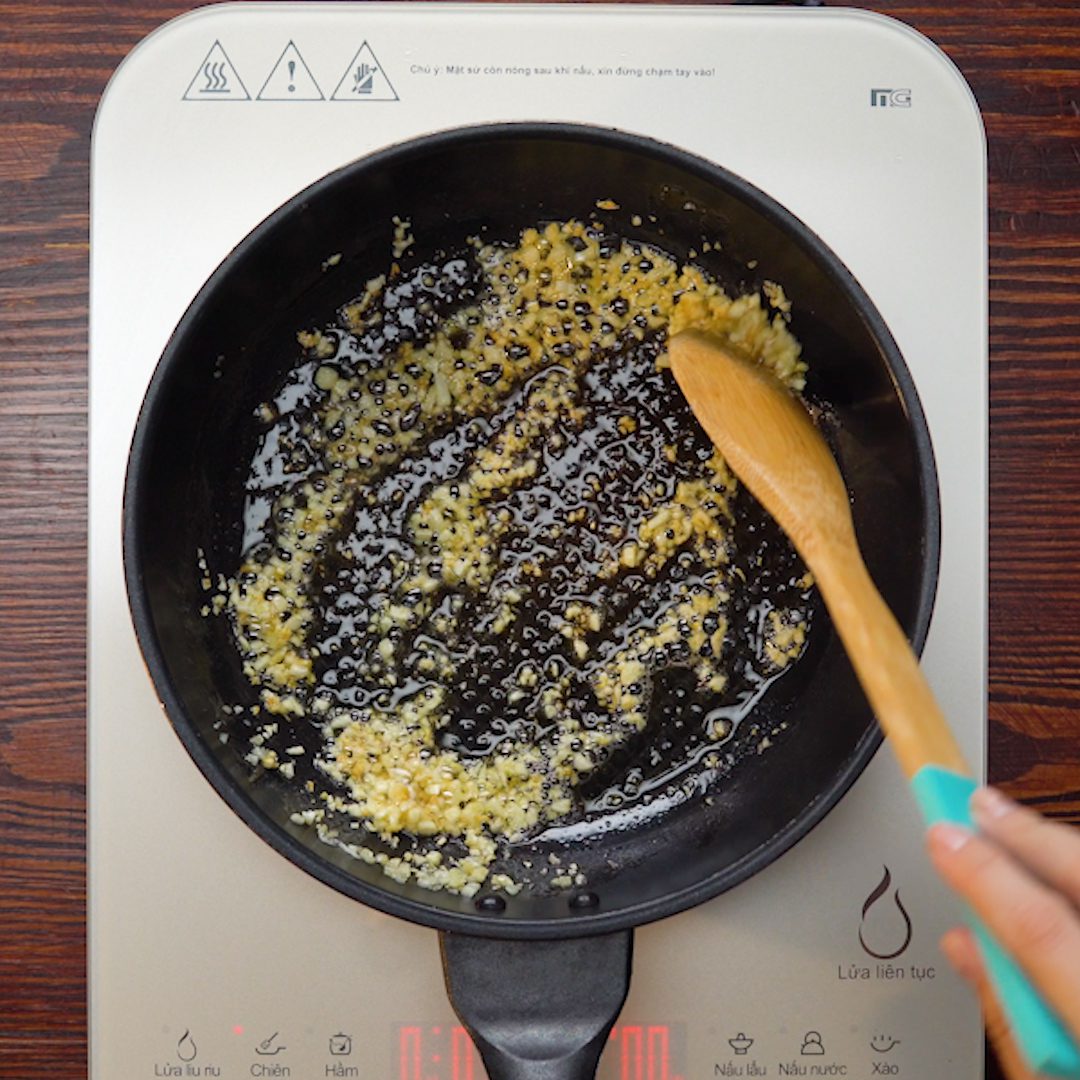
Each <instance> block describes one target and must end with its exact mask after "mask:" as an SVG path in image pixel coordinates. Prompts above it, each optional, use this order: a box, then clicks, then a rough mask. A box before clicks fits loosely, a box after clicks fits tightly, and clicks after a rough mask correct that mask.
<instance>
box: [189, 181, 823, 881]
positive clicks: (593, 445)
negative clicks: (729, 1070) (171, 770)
mask: <svg viewBox="0 0 1080 1080" xmlns="http://www.w3.org/2000/svg"><path fill="white" fill-rule="evenodd" d="M608 203H609V200H601V201H600V202H599V203H598V204H597V205H598V206H600V207H602V208H604V207H607V206H608ZM611 205H612V208H613V207H614V204H611ZM394 226H395V230H394V252H393V254H394V258H395V259H398V258H400V257H401V256H402V255H403V254H405V252H406V251H408V250H409V249H410V248H412V247H413V245H414V243H415V240H414V238H413V236H412V235H411V230H410V226H409V223H408V222H406V221H402V220H400V219H397V218H395V220H394ZM440 274H441V275H442V277H445V278H446V279H447V280H449V281H451V283H452V284H453V286H454V288H453V289H450V290H449V291H447V290H445V289H444V290H443V291H442V292H440V288H441V287H442V285H441V284H440V283H441V281H442V278H441V277H440ZM425 275H426V276H425ZM428 279H430V281H429V280H428ZM410 290H411V291H410ZM425 290H426V291H425ZM455 290H456V291H455ZM769 298H770V300H771V301H772V303H773V305H774V306H776V307H781V306H782V305H783V304H786V299H784V298H783V296H782V292H779V291H771V292H770V293H769ZM455 301H456V302H455ZM407 304H413V305H414V307H415V311H413V309H412V308H410V309H409V313H408V314H407V315H406V313H405V308H406V306H407ZM425 305H426V306H425ZM784 310H785V312H786V308H785V309H784ZM342 320H343V325H342V326H341V327H327V328H326V329H325V330H305V331H302V332H301V333H300V334H299V342H300V344H301V346H302V347H303V349H304V350H305V356H306V358H307V360H306V366H305V367H304V368H303V369H302V370H304V371H306V372H307V374H306V375H305V376H304V378H306V380H307V382H306V384H305V387H306V389H305V393H306V395H307V397H306V398H305V399H304V401H305V404H304V405H303V407H297V408H296V409H294V412H293V413H292V414H288V415H286V416H285V417H284V418H283V419H280V420H275V424H276V425H277V426H271V427H270V429H269V431H270V432H271V435H268V437H267V443H266V445H265V446H264V448H263V450H262V451H260V452H261V453H263V452H265V455H266V457H267V460H268V459H269V456H270V454H271V451H272V452H273V453H274V454H276V455H278V456H279V457H281V458H282V459H283V460H285V461H286V462H287V467H285V468H284V469H283V473H282V475H280V476H278V481H279V482H278V483H276V484H275V485H274V486H273V488H272V491H271V494H272V500H271V501H272V506H271V511H270V516H269V519H268V521H267V522H266V524H265V527H264V528H263V529H262V530H261V533H260V536H261V540H260V542H256V543H253V544H251V545H250V546H249V549H248V551H247V553H246V558H245V561H244V563H243V565H242V566H241V567H240V568H239V571H238V572H237V573H236V575H235V577H234V578H233V579H232V580H231V581H230V582H229V583H228V610H229V613H230V615H231V617H232V621H233V625H234V628H235V634H236V640H237V644H238V646H239V649H240V653H241V656H242V659H243V664H244V671H245V673H246V674H247V676H248V678H249V679H250V680H251V682H252V683H253V684H254V685H255V686H256V687H258V688H259V692H260V699H261V706H262V710H263V714H264V716H265V714H266V713H270V714H273V716H274V717H275V718H276V719H275V720H274V721H272V722H271V724H279V725H280V726H281V728H282V733H281V737H282V738H283V739H284V740H285V741H284V742H282V743H281V747H280V750H276V749H275V748H274V747H273V746H270V745H268V743H270V742H272V741H273V737H274V736H275V735H276V734H277V732H276V729H275V731H274V732H271V731H270V725H267V726H264V727H262V728H260V730H259V732H258V733H257V735H256V737H255V738H253V739H252V749H251V754H250V755H249V760H251V761H252V763H253V764H256V765H259V766H261V767H262V768H264V769H268V770H276V771H277V772H278V773H279V774H280V773H281V772H282V770H283V768H284V769H286V770H287V771H288V772H289V773H290V774H291V773H292V771H293V770H294V769H295V768H303V767H304V765H305V758H304V747H303V743H302V740H301V739H300V738H299V735H298V734H297V733H298V732H300V731H301V730H303V729H304V727H305V725H308V726H310V725H312V724H314V725H318V727H319V729H320V730H321V731H322V733H323V737H324V743H323V749H322V753H321V754H320V755H319V761H318V762H317V765H318V767H319V768H320V769H321V770H322V774H323V776H324V777H325V783H324V785H323V790H321V791H320V790H319V789H318V785H316V784H312V783H311V781H308V783H309V785H310V788H309V790H311V789H314V790H315V791H316V794H317V797H318V800H319V802H318V803H317V804H315V805H313V806H312V807H311V808H310V809H306V810H303V811H298V812H297V813H296V814H294V818H293V820H294V821H295V822H297V823H298V824H305V825H311V826H313V827H317V828H319V829H320V830H322V832H323V833H325V835H326V838H327V839H328V840H331V841H334V842H338V843H339V844H340V845H341V846H343V847H345V848H346V849H347V850H350V851H352V853H353V854H355V855H356V856H357V857H358V858H361V859H364V860H365V861H368V862H373V863H377V864H379V865H381V866H382V868H383V870H384V871H385V872H386V873H387V874H388V875H390V876H391V877H393V878H395V879H396V880H399V881H407V880H414V881H416V882H418V883H419V884H420V885H422V886H424V887H427V888H432V889H448V890H452V891H455V892H459V893H462V894H465V895H472V894H474V893H475V892H476V891H477V890H478V889H479V888H480V886H481V884H486V886H487V887H489V888H494V889H502V890H504V891H506V892H508V893H513V892H516V891H517V890H518V889H519V888H520V887H521V882H520V881H519V880H515V879H514V878H513V877H511V876H508V875H507V874H505V873H502V872H501V871H499V870H498V869H493V867H495V866H496V864H497V861H498V859H499V853H500V850H501V847H502V846H505V845H506V844H512V843H514V842H516V841H518V840H520V839H521V838H523V837H527V836H531V835H535V834H536V833H537V832H538V831H541V830H543V829H544V828H545V827H546V826H550V825H551V824H552V823H555V822H559V821H561V820H563V819H565V818H566V817H567V815H572V814H573V813H575V812H577V811H579V810H580V808H581V803H582V800H581V797H580V795H579V791H580V789H581V787H582V785H583V784H584V783H586V782H588V781H589V779H590V778H591V777H593V776H595V775H596V774H598V773H600V772H601V771H602V770H603V769H604V768H605V766H606V765H607V763H608V762H609V761H611V760H612V755H613V753H614V752H615V751H616V750H618V749H619V748H620V747H624V746H626V745H627V744H628V742H629V740H632V739H634V738H641V735H640V733H641V732H642V731H644V730H645V729H646V728H647V727H648V725H649V723H650V720H649V718H650V715H651V713H650V709H656V708H660V707H661V706H662V705H663V701H660V702H659V704H658V701H659V698H658V695H660V697H662V695H663V693H666V692H667V691H666V690H663V687H667V686H668V685H669V684H670V685H674V683H672V682H671V679H672V678H674V677H675V676H674V675H672V674H671V673H672V672H676V669H677V672H682V673H683V674H681V675H679V676H678V678H679V679H682V682H680V683H679V686H682V687H683V689H682V690H679V691H678V693H681V694H683V695H684V696H685V694H687V693H690V694H692V695H697V696H698V697H699V698H700V701H701V702H702V703H704V704H701V707H700V710H699V712H700V714H701V715H702V716H703V717H704V716H705V713H706V711H707V709H706V706H707V703H708V702H710V701H711V702H714V703H715V702H716V701H718V700H720V696H721V695H723V693H724V692H725V690H726V689H728V687H729V680H730V676H731V669H730V666H729V665H730V663H731V660H730V657H729V656H728V653H729V652H730V649H731V644H730V643H731V641H732V640H733V636H734V635H735V630H733V628H732V627H731V625H730V617H731V616H730V612H729V608H730V605H731V599H732V594H733V592H734V591H736V590H739V589H743V588H744V587H745V586H746V584H747V582H748V581H749V580H750V579H751V578H752V577H753V576H754V572H755V571H754V567H753V566H748V567H744V566H742V565H741V564H740V566H739V567H737V568H736V567H733V565H732V550H733V549H732V543H731V532H732V528H733V523H734V521H735V512H734V509H733V500H734V499H735V497H736V484H735V481H734V479H733V477H732V476H731V474H730V472H729V471H728V469H727V467H726V465H725V463H724V462H723V460H722V459H721V458H720V456H719V455H718V454H717V453H715V452H714V451H713V450H712V448H711V447H710V446H709V445H708V444H707V442H706V441H705V440H704V436H702V435H701V433H700V432H698V431H696V426H695V425H694V424H693V423H692V421H691V420H690V418H689V414H688V412H687V410H686V409H685V403H683V402H682V401H681V398H680V396H679V395H678V391H677V389H675V388H674V384H673V381H672V380H671V377H670V374H669V373H668V372H667V371H666V370H664V369H665V366H666V357H665V354H664V352H663V342H664V340H665V334H666V333H668V332H677V331H678V330H680V329H683V328H685V327H690V326H696V327H703V328H707V329H709V330H711V331H713V332H716V333H719V334H722V335H724V336H726V337H727V338H728V339H730V340H731V341H732V342H733V344H735V346H736V347H738V348H740V349H742V350H743V351H744V352H746V353H747V354H748V355H750V356H751V357H752V358H754V359H756V360H759V361H760V362H762V363H763V364H765V365H767V366H768V367H769V368H771V369H772V370H773V371H774V372H775V373H776V374H777V375H778V376H779V377H780V378H782V379H783V380H784V381H785V382H786V383H787V384H788V385H789V386H792V387H794V388H799V387H801V385H802V377H803V371H804V370H805V365H804V364H803V363H802V361H801V360H800V357H799V346H798V344H797V342H796V341H795V340H794V338H793V337H792V336H791V334H790V332H789V331H788V329H787V326H786V323H785V321H784V319H783V318H782V317H781V315H780V314H770V313H769V312H767V311H766V309H765V308H764V307H763V305H762V302H761V298H760V297H759V296H758V295H757V294H752V295H747V296H740V297H737V298H735V299H732V298H730V297H728V296H727V295H725V293H724V292H723V290H722V289H721V288H720V287H719V286H718V285H717V284H716V283H715V282H713V281H711V280H710V279H709V278H708V277H707V276H706V275H705V273H704V272H703V271H702V270H700V269H699V268H697V267H696V266H692V265H689V266H682V267H680V266H679V265H677V264H676V263H675V262H674V261H673V260H671V259H670V258H669V257H668V256H666V255H664V254H663V253H662V252H659V251H657V250H655V249H653V248H649V247H645V246H644V245H641V244H635V243H631V242H629V241H626V240H621V239H617V238H612V237H610V236H607V235H604V234H603V233H601V232H600V231H598V230H597V229H596V228H594V227H591V226H587V225H586V224H584V223H581V222H577V221H569V222H562V223H551V224H548V225H546V226H545V227H543V228H542V229H527V230H526V231H525V232H524V233H522V235H521V236H520V238H519V239H518V241H517V242H516V243H514V244H498V243H487V244H484V243H481V242H479V241H476V242H475V243H474V244H473V249H472V251H471V253H470V256H469V258H456V259H447V260H446V262H445V265H443V266H442V267H438V266H434V265H433V266H431V267H428V268H427V269H425V268H421V269H420V270H419V271H417V275H416V277H415V279H412V278H409V279H407V280H406V278H405V277H404V276H403V275H402V272H401V270H400V267H398V266H397V265H396V264H395V267H394V268H393V269H392V270H391V272H390V273H389V274H388V275H386V276H380V277H377V278H373V279H372V280H371V281H369V282H368V283H367V285H366V286H365V287H364V288H363V291H362V293H361V295H360V296H359V297H358V299H357V300H355V301H353V302H352V303H350V304H349V305H347V306H346V307H345V308H344V309H343V310H342ZM395 320H396V321H395ZM413 323H416V324H422V325H419V326H418V328H417V327H414V326H413V325H412V324H413ZM402 327H405V328H407V329H409V330H410V332H408V333H403V332H402ZM298 400H299V399H298ZM280 412H281V410H279V409H274V410H271V409H269V408H268V411H267V416H268V417H270V416H273V417H278V416H279V414H280ZM271 436H272V437H271ZM264 464H265V463H264ZM268 490H270V489H268ZM200 566H201V567H202V569H201V571H200V572H202V573H204V574H208V571H206V569H205V564H204V563H201V564H200ZM800 573H801V571H800ZM801 587H802V589H803V591H802V592H801V593H796V592H793V591H791V590H789V591H788V593H786V594H784V595H785V597H786V599H785V600H784V602H783V604H778V605H776V606H773V607H771V608H770V609H769V610H768V611H767V612H766V611H764V609H762V611H759V612H757V613H756V614H755V615H754V616H753V618H755V619H757V620H758V622H759V623H760V626H759V627H758V629H759V630H760V633H761V635H762V642H761V649H760V650H759V652H760V653H761V655H760V656H759V657H758V658H757V662H758V663H759V667H760V670H761V671H762V672H768V671H772V670H776V669H779V668H782V667H784V666H785V665H787V664H788V663H790V661H791V660H793V659H795V658H796V657H797V656H798V655H799V653H800V652H801V650H802V648H803V642H804V639H805V634H806V628H807V618H808V615H807V612H806V610H805V605H804V604H803V603H802V601H803V600H804V599H805V595H806V590H809V588H810V582H809V581H808V580H805V581H803V582H802V583H801ZM741 617H742V616H740V618H741ZM739 632H740V633H742V631H739ZM755 632H756V631H755ZM665 680H666V681H665ZM684 684H685V685H684ZM686 686H689V687H690V689H689V690H687V689H686V688H685V687H686ZM671 693H673V694H674V693H675V691H674V690H672V691H671ZM677 696H678V695H677V694H676V697H677ZM668 711H671V710H670V709H669V710H668ZM699 726H700V728H701V734H702V737H703V738H704V739H705V740H707V741H710V742H712V745H713V746H714V747H715V745H716V742H713V740H717V741H722V740H723V739H724V738H727V737H728V736H729V735H730V733H731V727H732V725H731V724H730V723H728V722H726V721H721V720H717V719H715V718H713V719H703V720H702V722H701V724H700V725H699ZM283 754H284V755H286V756H284V757H283ZM310 756H311V755H308V757H310ZM330 814H337V815H343V816H345V817H347V818H350V819H352V820H353V822H354V823H356V824H358V825H359V827H360V828H361V829H363V830H365V831H366V832H367V833H368V834H370V835H371V837H372V839H371V840H370V841H369V842H367V843H364V842H360V843H354V842H351V841H350V842H346V840H347V838H345V839H343V838H342V837H341V836H340V834H339V833H337V832H335V831H334V830H333V829H332V828H330V827H329V825H328V824H327V822H328V821H329V818H328V815H330ZM376 838H377V840H378V842H376ZM448 840H450V841H453V843H448ZM583 880H584V877H583V875H582V874H581V872H580V870H579V868H578V867H577V866H574V867H573V871H572V873H571V872H566V873H562V874H558V875H556V876H555V877H554V878H553V879H550V881H549V883H550V884H551V885H552V886H555V887H570V886H571V885H574V884H581V883H582V881H583Z"/></svg>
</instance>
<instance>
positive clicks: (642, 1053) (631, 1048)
mask: <svg viewBox="0 0 1080 1080" xmlns="http://www.w3.org/2000/svg"><path fill="white" fill-rule="evenodd" d="M609 1041H610V1042H615V1043H618V1044H619V1077H620V1080H682V1077H681V1076H677V1075H673V1074H672V1072H671V1028H670V1027H669V1026H668V1025H667V1024H649V1025H648V1026H644V1025H642V1024H624V1025H622V1026H621V1027H614V1028H612V1029H611V1035H610V1036H609Z"/></svg>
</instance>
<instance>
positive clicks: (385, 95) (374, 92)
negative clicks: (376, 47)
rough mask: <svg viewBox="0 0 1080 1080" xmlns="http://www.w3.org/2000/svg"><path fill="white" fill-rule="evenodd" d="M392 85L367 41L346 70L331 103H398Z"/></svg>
mask: <svg viewBox="0 0 1080 1080" xmlns="http://www.w3.org/2000/svg"><path fill="white" fill-rule="evenodd" d="M397 100H398V96H397V91H396V90H394V87H393V86H392V85H391V83H390V79H389V78H388V77H387V74H386V72H385V71H383V69H382V66H381V65H380V64H379V61H378V60H376V59H375V54H374V53H373V52H372V51H371V46H370V45H369V44H368V43H367V42H366V41H365V42H364V44H363V45H361V46H360V48H359V50H358V51H357V54H356V55H355V56H354V57H353V59H352V63H350V64H349V66H348V67H347V68H346V69H345V74H344V75H342V76H341V82H339V83H338V84H337V89H336V90H335V91H334V93H333V96H332V97H331V101H397Z"/></svg>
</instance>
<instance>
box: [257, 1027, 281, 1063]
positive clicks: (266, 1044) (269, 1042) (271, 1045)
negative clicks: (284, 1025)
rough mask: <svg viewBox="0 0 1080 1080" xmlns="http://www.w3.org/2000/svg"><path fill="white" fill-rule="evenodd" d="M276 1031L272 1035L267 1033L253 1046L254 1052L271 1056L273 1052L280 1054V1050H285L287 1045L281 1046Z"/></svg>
mask: <svg viewBox="0 0 1080 1080" xmlns="http://www.w3.org/2000/svg"><path fill="white" fill-rule="evenodd" d="M277 1037H278V1033H277V1032H276V1031H275V1032H274V1033H273V1035H267V1037H266V1038H265V1039H263V1041H262V1042H261V1043H259V1044H258V1045H257V1046H256V1047H255V1053H256V1054H259V1055H260V1056H261V1057H273V1056H274V1055H275V1054H280V1053H281V1052H282V1050H287V1049H288V1047H287V1046H282V1045H281V1043H279V1042H278V1041H277Z"/></svg>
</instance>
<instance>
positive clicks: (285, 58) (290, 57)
mask: <svg viewBox="0 0 1080 1080" xmlns="http://www.w3.org/2000/svg"><path fill="white" fill-rule="evenodd" d="M258 100H259V101H323V100H324V98H323V92H322V91H321V90H320V89H319V84H318V83H317V82H316V81H315V76H314V75H312V74H311V71H310V69H309V68H308V66H307V64H305V63H304V58H303V57H302V56H301V55H300V50H299V49H297V47H296V46H295V45H294V44H293V43H292V42H291V41H290V42H289V44H288V45H286V46H285V51H284V52H283V53H282V54H281V56H279V57H278V61H277V63H276V64H275V65H274V66H273V68H272V69H271V71H270V74H269V75H268V76H267V78H266V82H264V83H263V87H262V89H261V90H260V91H259V96H258Z"/></svg>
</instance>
